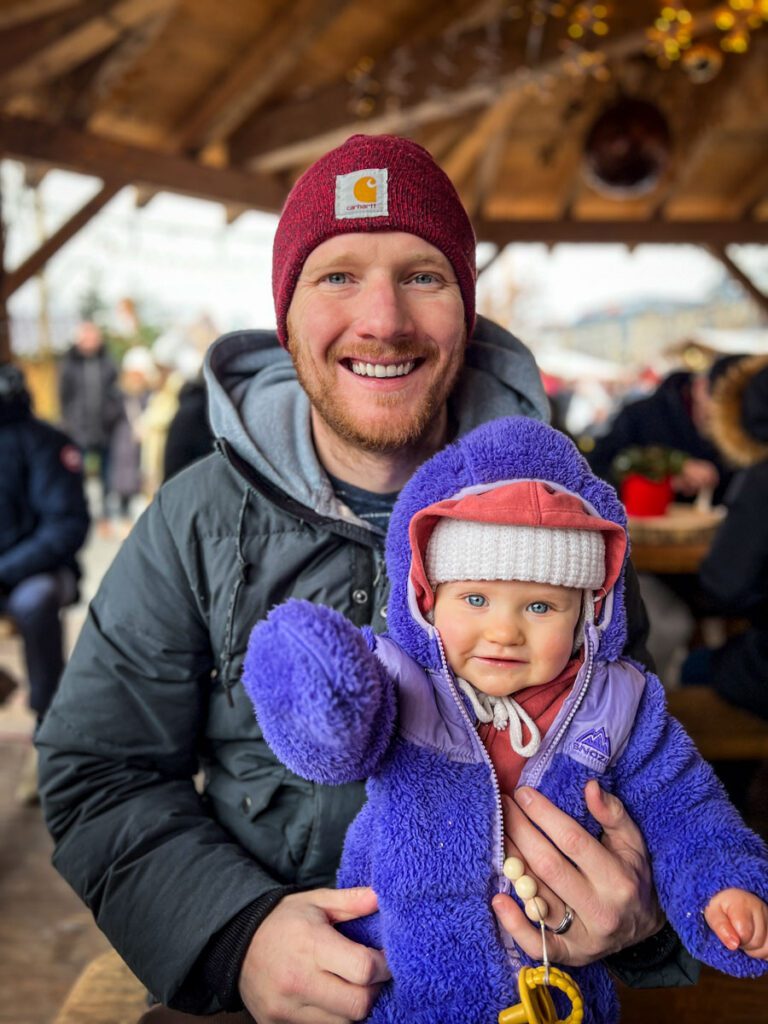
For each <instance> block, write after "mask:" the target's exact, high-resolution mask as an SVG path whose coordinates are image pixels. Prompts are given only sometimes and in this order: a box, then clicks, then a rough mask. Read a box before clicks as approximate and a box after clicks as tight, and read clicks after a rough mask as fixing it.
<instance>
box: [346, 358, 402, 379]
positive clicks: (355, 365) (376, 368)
mask: <svg viewBox="0 0 768 1024" xmlns="http://www.w3.org/2000/svg"><path fill="white" fill-rule="evenodd" d="M416 362H417V361H416V360H415V359H409V360H407V362H403V363H367V362H361V361H359V360H351V359H348V360H344V365H345V366H347V367H348V368H349V369H350V370H351V371H352V373H354V374H355V375H356V376H357V377H405V376H407V375H408V374H409V373H411V371H412V370H413V369H414V367H415V366H416Z"/></svg>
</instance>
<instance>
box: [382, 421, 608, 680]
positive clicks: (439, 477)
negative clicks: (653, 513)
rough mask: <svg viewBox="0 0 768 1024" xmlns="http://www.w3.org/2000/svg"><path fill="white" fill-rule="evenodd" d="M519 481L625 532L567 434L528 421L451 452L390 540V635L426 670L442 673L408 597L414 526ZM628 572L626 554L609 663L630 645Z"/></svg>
mask: <svg viewBox="0 0 768 1024" xmlns="http://www.w3.org/2000/svg"><path fill="white" fill-rule="evenodd" d="M514 480H537V481H541V482H543V483H548V484H552V485H554V487H555V488H557V489H562V490H565V491H568V492H570V493H572V494H576V495H577V496H578V497H579V498H581V499H582V501H584V502H585V503H586V505H587V507H588V508H589V509H590V510H593V511H594V512H595V514H596V515H598V516H600V517H601V518H603V519H606V520H610V521H611V522H613V523H616V524H617V525H619V526H620V527H621V528H622V529H623V530H626V514H625V512H624V508H623V506H622V505H621V502H620V501H619V499H618V496H617V494H616V491H615V490H614V489H613V487H611V485H610V484H607V483H606V482H605V481H603V480H600V479H599V478H598V477H596V476H595V475H594V473H593V472H592V471H591V469H590V468H589V466H588V464H587V462H586V460H585V459H584V457H583V456H582V455H581V453H580V452H579V450H578V449H577V448H576V446H575V445H574V443H573V442H572V441H571V440H570V439H569V438H568V437H566V436H565V434H562V433H561V432H559V431H557V430H555V429H553V428H552V427H549V426H547V425H546V424H544V423H539V422H537V421H535V420H531V419H527V418H524V417H509V418H505V419H499V420H494V421H492V422H490V423H486V424H484V425H483V426H481V427H478V428H477V429H476V430H473V431H472V432H471V433H469V434H467V435H466V436H465V437H463V438H461V439H460V440H459V441H457V442H456V443H454V444H452V445H449V446H448V447H447V448H445V449H443V451H441V452H439V453H438V454H437V455H435V456H433V458H431V459H430V460H429V462H427V463H425V464H424V465H423V466H422V467H421V468H420V469H419V470H418V471H417V472H416V473H415V474H414V476H413V477H412V478H411V480H410V481H409V482H408V484H407V485H406V486H405V487H404V488H403V491H402V492H401V494H400V497H399V498H398V500H397V503H396V504H395V508H394V510H393V512H392V518H391V520H390V526H389V533H388V537H387V572H388V575H389V579H390V581H391V584H392V594H391V597H390V601H389V606H388V609H389V610H388V617H387V622H388V632H389V634H390V635H391V636H392V638H393V639H394V640H396V641H397V643H398V644H400V646H401V647H402V648H403V649H404V650H405V651H407V653H408V654H410V655H411V657H413V658H414V659H415V660H416V661H418V662H419V663H420V664H422V665H429V666H431V667H433V668H438V667H439V662H437V661H436V654H435V647H434V644H433V643H432V641H431V636H430V634H429V632H428V631H427V630H426V629H425V628H424V623H423V620H417V618H415V617H414V615H413V608H414V601H413V596H412V594H410V595H409V587H408V580H409V574H410V569H411V556H412V552H411V547H410V542H409V524H410V521H411V519H412V518H413V516H414V515H415V514H416V513H417V512H419V511H421V510H422V509H424V508H426V507H428V506H430V505H434V504H435V503H436V502H439V501H444V500H446V499H449V498H454V497H456V496H457V495H458V494H459V493H460V492H466V490H467V489H468V488H472V489H476V490H477V491H478V492H479V491H481V490H483V489H484V487H487V486H489V485H494V484H498V483H499V482H501V481H506V482H512V481H514ZM625 565H626V554H625V558H624V565H623V566H622V569H621V572H620V574H619V578H618V580H617V583H616V585H615V586H614V588H613V594H612V601H606V602H604V608H603V616H604V619H605V621H604V622H603V623H602V625H603V626H604V627H605V629H604V633H603V636H602V640H601V645H600V653H601V657H603V658H604V659H606V660H608V661H613V660H615V659H616V658H618V657H619V656H620V655H621V652H622V650H623V648H624V644H625V641H626V614H625V608H624V567H625ZM611 605H612V607H611Z"/></svg>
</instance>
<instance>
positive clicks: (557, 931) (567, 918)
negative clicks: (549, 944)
mask: <svg viewBox="0 0 768 1024" xmlns="http://www.w3.org/2000/svg"><path fill="white" fill-rule="evenodd" d="M572 924H573V911H572V910H571V908H570V907H569V906H568V904H567V903H566V904H565V913H564V914H563V920H562V921H561V922H560V924H559V925H558V926H557V928H550V927H549V925H547V931H549V932H552V934H553V935H565V933H566V932H567V931H568V929H569V928H570V927H571V925H572Z"/></svg>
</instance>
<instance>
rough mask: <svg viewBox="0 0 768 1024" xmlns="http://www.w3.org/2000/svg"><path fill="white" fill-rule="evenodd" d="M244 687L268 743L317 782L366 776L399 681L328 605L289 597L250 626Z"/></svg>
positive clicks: (384, 739)
mask: <svg viewBox="0 0 768 1024" xmlns="http://www.w3.org/2000/svg"><path fill="white" fill-rule="evenodd" d="M243 685H244V686H245V689H246V692H247V693H248V696H249V697H250V698H251V701H252V702H253V706H254V709H255V711H256V716H257V718H258V720H259V725H260V726H261V730H262V732H263V734H264V738H265V739H266V741H267V743H268V744H269V745H270V747H271V748H272V750H273V751H274V752H275V754H276V755H277V756H278V757H279V758H280V760H281V761H282V762H283V764H285V765H286V766H287V767H288V768H290V769H291V771H294V772H296V774H297V775H301V776H302V777H303V778H305V779H309V780H310V781H312V782H323V783H330V784H339V783H342V782H352V781H353V780H356V779H364V778H367V777H368V775H370V774H371V772H372V771H374V770H375V768H376V767H377V765H378V764H379V762H380V761H381V758H382V756H383V754H384V752H385V751H386V749H387V746H388V745H389V741H390V739H391V737H392V730H393V727H394V722H395V687H394V682H393V680H392V679H391V678H390V677H389V676H388V674H387V673H386V671H385V670H384V668H383V667H382V665H381V664H380V662H379V660H378V658H376V656H375V655H374V654H373V653H372V651H370V650H369V648H368V645H367V644H366V642H365V639H364V638H363V635H362V634H361V632H360V630H359V629H358V628H357V627H356V626H353V625H352V623H351V622H349V621H348V620H347V619H345V618H344V616H343V615H340V614H339V613H338V612H336V611H333V610H332V609H331V608H325V607H323V606H322V605H315V604H312V603H311V602H310V601H297V600H291V601H287V602H286V603H285V604H283V605H280V606H279V607H278V608H275V609H274V610H273V611H272V612H270V614H269V616H268V617H267V619H266V620H264V621H263V622H260V623H258V625H256V626H255V627H254V629H253V631H252V632H251V637H250V640H249V641H248V651H247V653H246V656H245V665H244V669H243Z"/></svg>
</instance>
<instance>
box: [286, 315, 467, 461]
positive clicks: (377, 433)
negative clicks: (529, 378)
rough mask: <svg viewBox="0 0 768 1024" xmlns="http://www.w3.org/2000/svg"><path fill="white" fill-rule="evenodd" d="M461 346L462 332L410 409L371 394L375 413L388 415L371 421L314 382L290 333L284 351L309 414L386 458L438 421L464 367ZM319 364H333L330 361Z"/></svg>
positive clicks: (351, 441) (393, 399)
mask: <svg viewBox="0 0 768 1024" xmlns="http://www.w3.org/2000/svg"><path fill="white" fill-rule="evenodd" d="M466 344H467V339H466V333H465V335H464V337H463V339H462V342H461V344H460V345H457V347H456V351H455V352H454V353H453V355H452V356H451V359H450V361H449V362H448V363H447V364H446V365H445V366H444V367H443V370H442V372H441V374H440V375H439V376H437V377H435V378H433V379H432V380H431V382H430V384H429V385H428V387H427V388H426V390H425V392H424V394H423V395H421V396H420V397H419V398H418V399H417V400H416V401H414V402H413V403H412V404H411V406H410V408H404V407H403V398H402V397H400V396H398V395H397V394H392V395H387V394H381V395H375V396H372V398H371V402H375V405H376V407H377V408H378V409H379V410H382V409H384V410H386V408H387V406H390V407H391V409H392V415H391V417H387V416H386V415H385V416H380V417H378V418H377V420H376V422H372V421H371V420H369V419H368V418H366V416H365V414H362V415H361V416H355V413H354V410H352V409H350V408H349V407H348V406H347V405H346V404H345V403H344V402H343V401H342V400H340V398H339V396H338V394H337V393H336V392H335V391H334V390H332V389H331V388H328V387H326V386H325V384H324V382H323V381H321V380H318V378H317V374H316V373H315V367H314V365H313V364H312V363H311V362H310V361H309V360H308V359H307V358H306V357H305V354H304V353H305V348H304V347H303V346H302V345H301V343H300V342H298V343H297V342H295V341H294V339H293V338H291V337H290V335H289V342H288V351H289V352H290V353H291V355H292V356H293V362H294V366H295V367H296V375H297V376H298V378H299V383H300V384H301V386H302V388H303V389H304V391H305V392H306V393H307V395H308V397H309V400H310V403H311V404H312V406H313V408H314V410H315V412H316V413H317V415H318V416H320V418H321V419H322V420H323V421H324V422H325V424H326V425H327V426H328V427H329V428H330V430H331V431H333V433H334V434H336V436H337V437H338V438H340V439H341V440H342V441H344V442H346V443H347V444H350V445H352V446H354V447H355V448H359V449H360V450H362V451H366V452H373V453H377V454H382V455H385V454H386V455H390V454H394V453H396V452H398V451H402V450H403V449H404V448H409V447H413V446H416V445H418V444H419V443H420V442H421V441H422V440H424V439H425V438H426V437H427V436H428V435H429V433H430V431H432V430H433V429H434V427H435V424H436V423H437V422H439V421H440V419H441V413H442V412H443V409H444V407H445V404H446V402H447V400H448V396H449V395H450V394H451V392H452V391H453V388H454V386H455V384H456V381H457V379H458V376H459V374H460V372H461V369H462V367H463V365H464V352H465V349H466ZM387 354H388V355H391V353H387ZM366 358H368V357H367V356H366ZM402 359H403V361H406V360H407V359H408V356H403V357H402ZM370 361H372V362H375V361H376V360H375V359H371V360H370ZM323 365H324V366H329V365H333V361H328V362H326V363H324V364H323ZM350 372H351V371H350ZM362 401H363V399H362V398H361V402H362Z"/></svg>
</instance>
